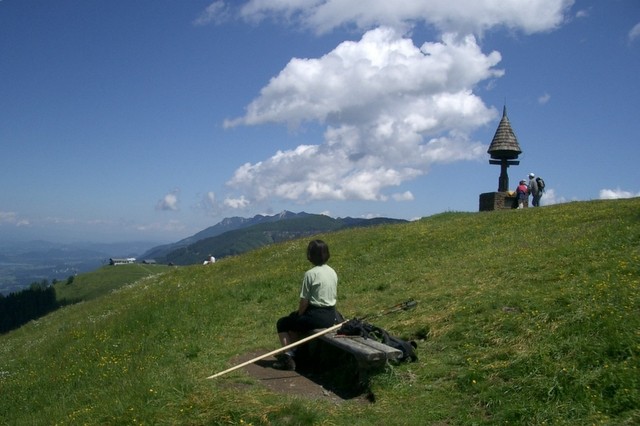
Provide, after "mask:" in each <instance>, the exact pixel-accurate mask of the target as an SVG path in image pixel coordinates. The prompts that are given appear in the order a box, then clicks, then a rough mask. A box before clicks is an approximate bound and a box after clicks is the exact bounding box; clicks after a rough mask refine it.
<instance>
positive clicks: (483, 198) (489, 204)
mask: <svg viewBox="0 0 640 426" xmlns="http://www.w3.org/2000/svg"><path fill="white" fill-rule="evenodd" d="M527 204H528V203H526V202H525V207H527ZM516 208H518V197H517V196H516V195H515V194H514V195H509V193H508V192H485V193H484V194H480V211H481V212H486V211H492V210H508V209H516Z"/></svg>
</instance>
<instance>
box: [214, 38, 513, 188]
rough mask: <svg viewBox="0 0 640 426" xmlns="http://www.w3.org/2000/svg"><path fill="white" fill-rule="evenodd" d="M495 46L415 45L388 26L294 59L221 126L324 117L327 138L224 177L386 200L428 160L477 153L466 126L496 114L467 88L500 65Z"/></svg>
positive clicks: (244, 184)
mask: <svg viewBox="0 0 640 426" xmlns="http://www.w3.org/2000/svg"><path fill="white" fill-rule="evenodd" d="M500 59H501V57H500V55H499V54H498V53H497V52H491V53H489V54H484V53H482V52H481V50H480V48H479V46H478V45H477V43H476V39H475V37H473V36H466V37H462V38H458V37H455V36H454V35H450V34H448V35H444V36H443V38H442V40H441V41H439V42H429V43H424V44H423V45H422V46H421V47H417V46H415V45H414V43H413V42H412V40H411V39H409V38H405V37H401V36H400V35H398V33H397V32H395V31H394V30H392V29H390V28H378V29H375V30H371V31H369V32H367V33H366V34H365V35H364V36H363V37H362V39H361V40H360V41H356V42H351V41H348V42H343V43H341V44H340V45H339V46H337V47H336V48H335V49H334V50H333V51H332V52H330V53H328V54H326V55H325V56H323V57H321V58H316V59H292V60H291V61H290V62H289V64H287V66H286V67H285V68H284V69H283V70H282V71H281V72H280V74H279V75H278V76H276V77H274V78H273V79H272V80H271V81H270V82H269V84H268V85H267V86H266V87H264V88H263V89H262V90H261V94H260V96H259V97H258V98H256V99H255V100H254V101H253V102H252V103H251V104H250V105H249V106H248V107H247V111H246V114H245V115H244V116H242V117H239V118H236V119H232V120H227V121H226V122H225V125H226V126H227V127H231V126H238V125H258V124H264V123H269V122H275V123H283V124H287V125H289V126H298V125H300V124H301V123H305V122H308V121H315V122H320V123H323V124H325V125H326V126H327V127H326V131H325V135H324V143H322V144H319V145H301V146H298V147H297V148H295V149H291V150H287V151H279V152H277V153H276V154H274V155H273V156H272V157H271V158H268V159H266V160H264V161H260V162H258V163H255V164H250V163H247V164H245V165H243V166H241V167H240V168H239V169H237V170H236V172H235V174H234V176H233V177H232V179H231V180H230V181H229V185H231V186H232V187H234V188H236V189H239V190H242V191H243V192H244V193H246V194H250V196H251V198H254V199H257V200H262V199H266V198H270V197H278V198H283V199H288V200H297V201H309V200H320V199H336V200H346V199H360V200H386V199H388V196H387V195H385V189H386V188H389V187H395V186H399V185H401V184H402V183H403V182H406V181H408V180H412V179H415V178H416V177H418V176H420V175H422V174H424V173H426V171H427V170H428V169H429V167H430V166H431V165H432V164H434V163H444V162H452V161H459V160H470V159H477V158H481V157H482V156H483V155H484V153H485V151H486V147H484V146H483V145H482V144H480V143H477V142H473V141H471V140H470V139H469V136H468V135H469V132H470V131H472V130H474V129H476V128H478V127H479V126H482V125H484V124H486V123H488V122H490V121H491V120H492V119H494V118H495V117H496V116H497V112H496V111H494V110H492V109H490V108H487V107H486V106H485V105H484V103H483V102H482V100H481V99H480V98H479V97H478V96H476V95H475V94H474V93H473V87H474V86H475V85H476V84H478V83H479V82H480V81H482V80H486V79H490V78H496V77H499V76H501V75H502V73H503V72H502V70H499V69H496V68H495V66H496V65H497V64H498V62H499V61H500Z"/></svg>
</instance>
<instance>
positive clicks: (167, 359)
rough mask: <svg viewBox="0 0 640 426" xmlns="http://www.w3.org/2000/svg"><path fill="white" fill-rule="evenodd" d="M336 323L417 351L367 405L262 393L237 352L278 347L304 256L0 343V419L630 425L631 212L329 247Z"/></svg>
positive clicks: (615, 205)
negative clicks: (358, 326)
mask: <svg viewBox="0 0 640 426" xmlns="http://www.w3.org/2000/svg"><path fill="white" fill-rule="evenodd" d="M321 238H323V239H325V240H326V241H327V242H328V243H329V245H330V247H331V252H332V258H331V260H330V264H331V265H332V266H333V267H334V268H335V269H336V270H337V272H338V274H339V276H340V288H339V292H340V295H339V308H340V310H341V311H342V312H343V314H345V316H347V317H352V316H356V315H363V314H367V313H372V312H373V313H375V312H378V311H379V310H381V309H383V308H385V307H388V306H391V305H394V304H395V303H398V302H400V301H403V300H406V299H408V298H410V297H412V298H414V299H416V300H417V301H418V307H417V308H416V309H415V310H413V311H410V312H403V313H399V314H394V315H388V316H383V317H380V318H378V319H376V320H375V323H376V324H377V325H380V326H382V327H384V328H386V329H388V330H389V331H391V332H393V333H394V334H397V335H401V336H406V337H408V336H417V337H425V339H424V340H423V341H421V342H419V348H418V355H419V357H420V360H419V362H417V363H412V364H403V365H400V366H395V367H389V368H388V369H387V370H386V371H385V372H383V373H381V374H379V375H377V376H375V377H374V378H373V379H372V384H371V387H372V391H373V392H374V394H375V395H376V402H375V403H363V402H362V401H360V400H358V401H356V400H350V401H346V402H344V403H342V404H333V403H330V402H328V401H323V400H318V401H310V400H305V399H301V398H298V397H294V396H283V395H277V394H273V393H271V392H270V391H268V390H267V389H265V388H264V387H263V386H261V385H260V384H259V383H257V382H256V381H255V380H254V379H252V378H251V377H249V376H247V375H246V374H245V373H243V371H242V370H239V371H236V372H232V373H230V374H228V375H225V376H222V377H220V378H217V379H214V380H206V379H205V378H206V377H208V376H209V375H211V374H213V373H216V372H218V371H221V370H224V369H226V368H228V367H230V366H232V362H231V361H230V360H231V359H233V358H234V357H236V356H237V355H239V354H245V353H249V352H255V351H257V350H259V349H262V350H272V349H275V348H276V347H277V346H278V344H277V338H276V336H275V330H274V323H275V320H276V319H277V318H278V317H279V316H281V315H282V314H285V313H288V312H289V311H290V310H291V309H293V307H295V306H296V304H297V295H298V291H299V284H300V281H301V278H302V274H303V272H304V271H305V270H306V269H307V268H308V266H309V264H308V262H307V261H306V259H305V248H306V244H307V240H306V239H305V240H298V241H289V242H285V243H281V244H276V245H273V246H269V247H265V248H261V249H258V250H256V251H253V252H250V253H247V254H245V255H242V256H237V257H232V258H228V259H224V260H223V261H220V262H217V263H216V264H215V265H212V266H201V265H200V266H191V267H185V268H178V269H169V270H168V271H167V272H165V273H163V274H162V275H158V276H155V277H150V278H146V279H143V280H140V281H139V282H137V283H136V284H134V285H130V286H124V287H122V288H120V289H118V290H115V291H111V292H109V293H108V294H106V295H104V296H102V297H99V298H94V299H92V300H88V301H86V302H84V303H80V304H75V305H70V306H67V307H65V308H63V309H60V310H58V311H56V312H54V313H53V314H51V315H49V316H47V317H45V318H43V319H41V320H39V321H34V322H31V323H29V324H28V325H26V326H24V327H22V328H21V329H19V330H16V331H13V332H10V333H8V334H5V335H2V336H0V395H2V398H0V419H2V423H6V424H12V425H13V424H17V425H32V424H36V425H39V424H42V425H50V424H58V425H66V424H69V425H75V424H100V425H102V424H154V425H173V424H193V425H200V424H203V425H204V424H206V425H214V424H253V425H263V424H273V425H282V424H290V425H294V424H295V425H298V424H327V425H329V424H335V425H343V424H344V425H370V424H380V425H383V424H384V425H394V424H408V425H413V424H415V425H483V424H486V425H493V424H535V425H542V424H554V425H558V424H560V425H562V424H566V425H590V424H609V425H620V424H629V425H630V424H638V423H640V374H639V373H640V371H639V364H640V358H639V352H640V315H639V314H640V312H639V310H640V309H639V307H640V305H639V299H640V297H639V292H640V289H639V282H640V279H639V277H640V199H637V198H636V199H630V200H615V201H593V202H580V203H569V204H563V205H555V206H549V207H543V208H538V209H533V208H531V209H526V210H511V211H500V212H483V213H444V214H440V215H436V216H432V217H429V218H425V219H423V220H421V221H418V222H413V223H408V224H402V225H392V226H381V227H377V228H370V229H353V230H347V231H341V232H336V233H331V234H326V235H321Z"/></svg>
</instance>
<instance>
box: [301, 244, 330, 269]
mask: <svg viewBox="0 0 640 426" xmlns="http://www.w3.org/2000/svg"><path fill="white" fill-rule="evenodd" d="M330 256H331V255H330V254H329V246H328V245H327V243H325V242H324V241H322V240H312V241H311V242H309V246H307V259H309V261H310V262H311V263H313V264H314V265H316V266H320V265H324V264H325V263H327V261H328V260H329V257H330Z"/></svg>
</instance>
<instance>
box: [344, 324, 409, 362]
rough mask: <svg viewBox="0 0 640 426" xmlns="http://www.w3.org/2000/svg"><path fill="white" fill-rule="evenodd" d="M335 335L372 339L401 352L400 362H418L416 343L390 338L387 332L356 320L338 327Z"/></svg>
mask: <svg viewBox="0 0 640 426" xmlns="http://www.w3.org/2000/svg"><path fill="white" fill-rule="evenodd" d="M336 334H341V335H343V336H362V337H364V338H365V339H373V340H376V341H378V342H380V343H384V344H385V345H387V346H391V347H392V348H395V349H399V350H401V351H402V357H400V361H407V362H409V361H417V360H418V356H417V355H416V348H417V347H418V345H417V343H416V342H414V341H413V340H412V341H406V340H402V339H400V338H399V337H395V336H392V335H391V334H389V332H388V331H387V330H384V329H382V328H380V327H378V326H375V325H373V324H369V323H368V322H365V321H362V320H359V319H357V318H354V319H351V320H349V321H347V322H346V323H344V324H342V327H340V329H339V330H338V331H337V332H336Z"/></svg>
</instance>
